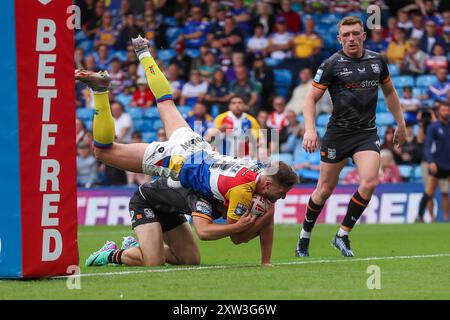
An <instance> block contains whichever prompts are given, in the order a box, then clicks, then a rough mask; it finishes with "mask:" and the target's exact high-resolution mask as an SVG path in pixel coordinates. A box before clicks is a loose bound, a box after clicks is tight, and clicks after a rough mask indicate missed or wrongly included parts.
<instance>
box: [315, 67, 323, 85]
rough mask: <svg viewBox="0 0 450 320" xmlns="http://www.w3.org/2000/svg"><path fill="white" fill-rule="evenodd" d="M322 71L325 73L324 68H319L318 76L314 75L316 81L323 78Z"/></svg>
mask: <svg viewBox="0 0 450 320" xmlns="http://www.w3.org/2000/svg"><path fill="white" fill-rule="evenodd" d="M322 73H323V70H322V69H317V72H316V76H315V77H314V81H315V82H320V79H321V78H322Z"/></svg>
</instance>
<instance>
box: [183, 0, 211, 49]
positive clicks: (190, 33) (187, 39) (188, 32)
mask: <svg viewBox="0 0 450 320" xmlns="http://www.w3.org/2000/svg"><path fill="white" fill-rule="evenodd" d="M208 27H209V23H208V22H207V21H204V20H203V9H202V8H201V7H200V6H192V8H191V18H190V20H189V21H188V22H186V23H185V25H184V29H183V34H182V35H181V36H180V37H179V40H182V41H184V44H185V46H186V48H192V49H195V48H199V47H200V46H201V45H203V44H205V43H206V39H207V33H208Z"/></svg>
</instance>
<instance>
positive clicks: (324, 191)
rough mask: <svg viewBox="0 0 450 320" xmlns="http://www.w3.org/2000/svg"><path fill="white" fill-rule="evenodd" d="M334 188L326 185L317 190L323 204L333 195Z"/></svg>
mask: <svg viewBox="0 0 450 320" xmlns="http://www.w3.org/2000/svg"><path fill="white" fill-rule="evenodd" d="M333 189H334V188H333V186H331V185H329V184H327V183H324V184H322V185H320V186H319V187H318V188H317V191H318V195H319V197H320V198H321V200H322V202H324V201H326V200H327V199H328V198H329V197H330V196H331V194H332V193H333Z"/></svg>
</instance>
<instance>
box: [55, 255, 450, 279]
mask: <svg viewBox="0 0 450 320" xmlns="http://www.w3.org/2000/svg"><path fill="white" fill-rule="evenodd" d="M443 257H450V253H442V254H428V255H417V256H391V257H368V258H346V259H334V260H333V259H322V260H309V261H306V260H303V261H289V262H277V263H273V265H274V266H285V265H303V264H320V263H341V262H361V261H381V260H405V259H429V258H443ZM259 266H260V265H259V264H230V265H218V266H203V267H202V266H200V267H185V268H183V267H175V268H164V269H148V270H134V271H118V272H105V273H101V272H99V273H84V274H80V275H76V276H80V277H104V276H116V275H129V274H139V273H159V272H172V271H194V270H214V269H230V268H245V267H247V268H248V267H259ZM76 276H74V275H71V276H59V277H53V278H51V279H62V278H68V277H76Z"/></svg>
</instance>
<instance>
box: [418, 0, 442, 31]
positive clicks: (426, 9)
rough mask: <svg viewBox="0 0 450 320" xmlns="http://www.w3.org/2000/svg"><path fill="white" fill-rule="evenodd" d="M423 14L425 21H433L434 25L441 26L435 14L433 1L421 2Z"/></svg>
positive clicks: (438, 17) (440, 21)
mask: <svg viewBox="0 0 450 320" xmlns="http://www.w3.org/2000/svg"><path fill="white" fill-rule="evenodd" d="M423 5H424V6H423V9H422V10H423V14H424V16H425V20H426V21H433V22H434V24H435V25H441V24H442V20H441V18H440V16H439V14H438V13H437V12H436V10H435V7H434V3H433V0H424V1H423Z"/></svg>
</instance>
